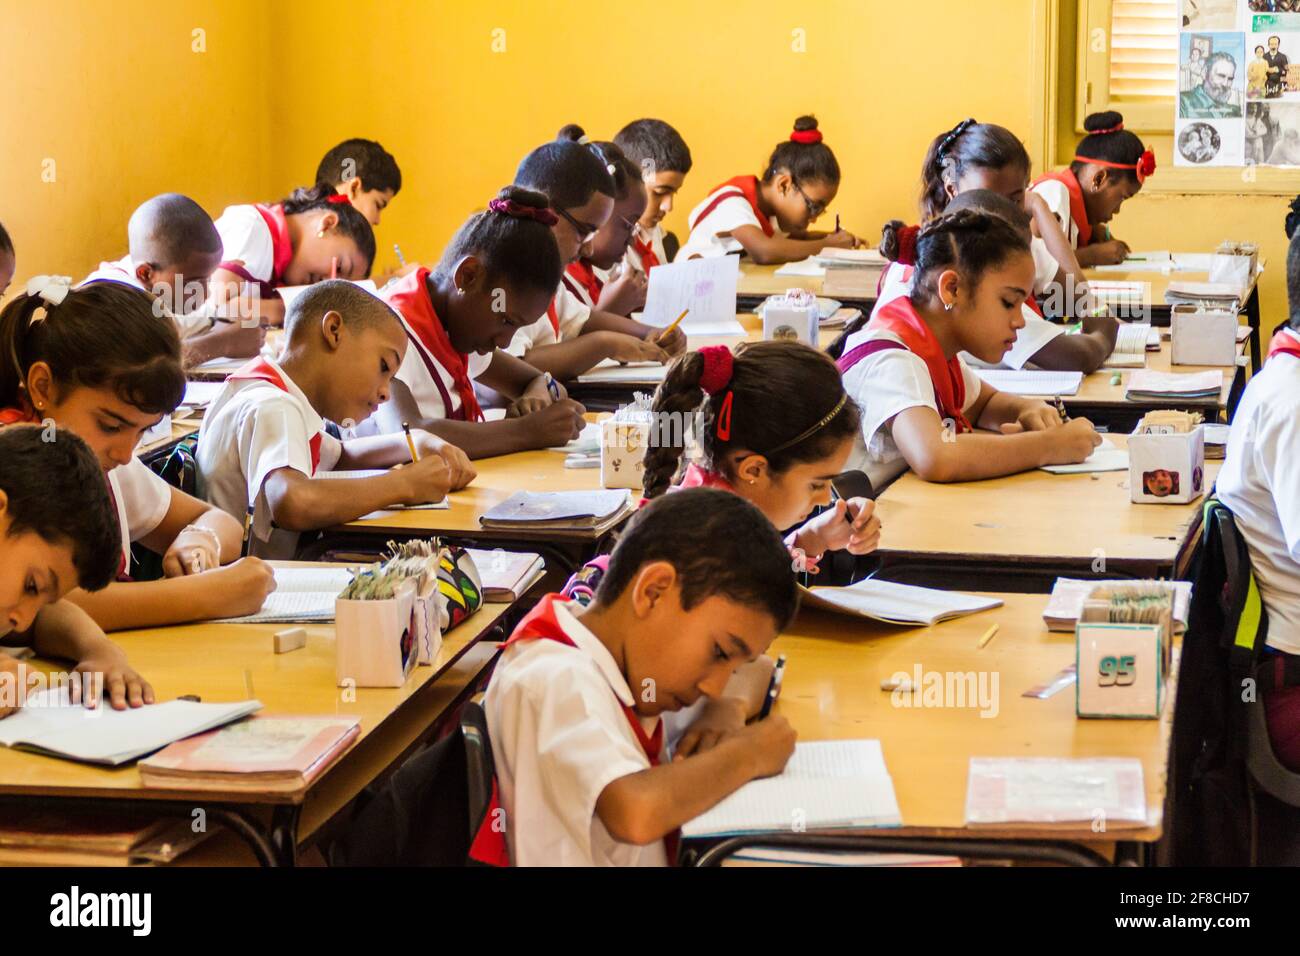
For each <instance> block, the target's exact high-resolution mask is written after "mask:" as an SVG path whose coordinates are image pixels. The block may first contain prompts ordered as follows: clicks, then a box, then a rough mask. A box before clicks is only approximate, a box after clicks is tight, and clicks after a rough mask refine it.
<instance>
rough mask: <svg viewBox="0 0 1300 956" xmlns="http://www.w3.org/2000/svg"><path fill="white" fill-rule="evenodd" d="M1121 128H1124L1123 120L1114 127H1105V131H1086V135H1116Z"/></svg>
mask: <svg viewBox="0 0 1300 956" xmlns="http://www.w3.org/2000/svg"><path fill="white" fill-rule="evenodd" d="M1123 128H1124V121H1123V120H1120V121H1119V122H1118V123H1116V124H1115V125H1114V126H1110V127H1107V128H1106V129H1092V130H1088V135H1090V136H1105V135H1106V134H1107V133H1118V132H1119V131H1120V130H1122V129H1123Z"/></svg>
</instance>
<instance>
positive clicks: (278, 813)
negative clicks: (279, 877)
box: [271, 803, 302, 866]
mask: <svg viewBox="0 0 1300 956" xmlns="http://www.w3.org/2000/svg"><path fill="white" fill-rule="evenodd" d="M301 815H302V806H301V805H300V804H288V803H282V804H278V805H277V806H276V807H275V809H274V810H272V811H271V844H272V846H273V847H274V848H275V854H276V858H277V859H278V860H279V861H280V862H279V865H280V866H296V865H297V863H298V818H299V817H300V816H301Z"/></svg>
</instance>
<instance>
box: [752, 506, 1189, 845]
mask: <svg viewBox="0 0 1300 956" xmlns="http://www.w3.org/2000/svg"><path fill="white" fill-rule="evenodd" d="M887 527H888V524H887ZM997 597H1000V598H1002V600H1003V601H1004V602H1005V605H1004V606H1003V607H999V608H994V609H992V610H990V611H983V612H981V613H979V614H973V615H970V616H969V617H963V618H959V619H958V620H955V621H949V622H946V623H943V624H939V625H936V626H935V627H931V628H899V627H892V626H890V625H886V624H876V623H873V622H869V621H865V620H858V619H854V618H849V617H845V616H842V615H836V614H829V613H825V612H821V611H812V610H806V611H801V612H800V614H799V617H798V619H797V620H796V621H795V623H794V625H793V626H792V627H791V628H790V629H789V631H788V632H787V633H786V634H785V635H783V636H782V637H780V638H778V639H777V641H776V642H775V643H774V644H773V647H772V650H771V651H770V652H769V653H771V654H786V655H787V657H788V660H787V664H786V670H785V679H784V685H783V687H782V691H781V698H780V701H779V703H778V704H777V710H778V711H779V712H780V713H781V714H782V715H783V716H784V717H785V718H786V719H787V720H789V721H790V723H791V724H792V725H793V726H794V728H795V730H796V731H798V733H799V739H800V740H831V739H837V738H863V737H867V738H879V740H880V742H881V746H882V748H883V750H884V755H885V765H886V766H887V767H888V768H889V773H890V776H892V777H893V781H894V790H895V792H896V793H897V795H898V806H899V810H900V811H901V813H902V817H903V829H902V830H895V829H889V830H881V831H879V832H880V833H881V834H883V835H890V836H892V835H895V834H898V835H913V836H920V835H925V836H936V835H938V836H955V835H960V836H965V837H968V838H974V837H989V838H1004V839H1013V838H1027V839H1038V840H1044V839H1078V840H1088V841H1091V842H1096V841H1098V840H1099V839H1100V840H1103V841H1107V842H1109V841H1111V840H1115V839H1125V840H1142V841H1153V840H1156V839H1158V838H1159V836H1160V833H1161V826H1162V816H1163V806H1164V796H1165V780H1166V773H1167V761H1168V753H1169V737H1170V732H1171V728H1172V722H1173V713H1174V709H1173V708H1174V696H1175V693H1176V673H1177V666H1176V661H1175V667H1174V676H1171V678H1170V680H1169V682H1168V683H1167V684H1166V688H1167V690H1168V696H1167V698H1166V701H1165V709H1164V715H1163V716H1162V718H1161V719H1160V720H1158V721H1156V720H1079V719H1077V718H1076V717H1075V715H1074V687H1073V686H1071V687H1067V688H1066V689H1064V690H1062V691H1060V692H1058V693H1057V694H1055V695H1054V696H1052V697H1050V698H1048V699H1047V700H1037V699H1034V698H1029V697H1022V696H1020V695H1021V694H1022V693H1023V692H1024V691H1026V690H1028V689H1029V688H1030V687H1033V686H1034V685H1036V684H1042V683H1047V682H1048V681H1050V680H1051V679H1052V678H1053V677H1054V676H1055V675H1056V674H1057V672H1059V671H1060V670H1061V669H1062V668H1064V667H1066V666H1068V665H1070V664H1072V663H1074V635H1073V634H1072V633H1071V634H1064V633H1061V634H1053V633H1051V632H1049V631H1048V630H1047V627H1046V625H1045V624H1043V619H1042V611H1043V607H1044V605H1045V604H1046V601H1047V597H1046V595H1023V594H999V595H997ZM995 622H996V623H997V624H998V625H999V630H998V632H997V635H996V636H995V637H994V638H993V640H992V641H991V642H990V643H989V644H988V645H987V646H986V647H985V648H984V649H983V650H977V649H976V644H977V643H978V642H979V639H980V637H981V636H982V635H983V634H984V632H985V631H987V630H988V627H989V625H990V624H993V623H995ZM918 664H919V665H920V666H921V668H922V673H923V675H924V674H927V673H930V672H932V671H939V672H944V673H948V672H963V673H964V672H971V671H973V672H975V673H976V675H977V676H978V674H979V673H980V672H981V671H983V672H987V674H988V675H989V676H988V677H987V678H986V681H987V683H986V685H985V686H986V688H987V690H988V691H989V692H991V691H992V689H993V683H992V681H993V675H995V674H996V675H997V682H998V683H997V691H998V693H997V695H996V697H992V695H991V693H990V696H989V697H988V698H986V699H993V700H996V701H997V714H996V716H993V717H987V718H985V717H981V716H980V708H979V707H966V708H957V707H946V708H925V707H901V706H894V703H893V700H892V698H893V697H894V695H893V694H891V693H890V692H888V691H882V690H881V689H880V682H881V681H882V680H886V679H888V678H890V677H892V676H893V675H894V674H895V673H896V672H899V671H902V672H905V673H906V674H907V675H908V676H909V678H911V679H912V680H915V674H914V669H915V667H916V666H917V665H918ZM922 680H923V681H924V677H923V678H922ZM968 686H969V685H968ZM910 699H911V698H910V695H908V700H909V701H910ZM989 710H992V708H991V707H990V708H989ZM1031 756H1032V757H1136V758H1137V759H1139V760H1141V761H1142V773H1143V782H1144V784H1145V786H1146V798H1147V824H1146V826H1145V827H1138V828H1134V827H1124V828H1116V829H1114V830H1113V831H1111V833H1110V834H1109V835H1106V836H1100V837H1099V835H1098V834H1097V833H1094V832H1092V830H1091V826H1090V822H1089V823H1085V824H1083V825H1070V826H1050V827H1045V826H1042V825H1033V826H1020V827H1017V826H1016V825H1015V824H1005V825H998V826H979V827H971V828H967V827H966V826H965V816H966V814H965V808H966V780H967V775H968V771H969V764H970V758H971V757H1031Z"/></svg>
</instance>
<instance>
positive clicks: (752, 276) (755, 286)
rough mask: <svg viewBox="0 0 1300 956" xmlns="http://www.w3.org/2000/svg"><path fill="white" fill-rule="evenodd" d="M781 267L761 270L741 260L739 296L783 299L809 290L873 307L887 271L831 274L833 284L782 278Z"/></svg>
mask: <svg viewBox="0 0 1300 956" xmlns="http://www.w3.org/2000/svg"><path fill="white" fill-rule="evenodd" d="M779 268H781V267H780V266H760V265H758V264H756V263H754V262H751V261H750V260H748V259H741V260H740V281H739V282H738V283H737V285H736V294H737V295H738V296H741V297H742V298H748V299H753V298H764V297H766V296H769V295H779V294H781V293H782V292H785V291H786V290H787V289H807V290H808V291H809V292H812V293H814V294H816V295H824V296H827V297H828V298H831V299H838V300H839V301H841V302H843V303H844V304H845V305H851V306H862V305H863V304H864V303H865V304H867V305H870V304H871V303H873V302H875V301H876V284H877V283H878V282H879V280H880V274H881V272H883V271H884V270H883V269H882V268H879V267H868V268H863V269H836V270H833V271H834V275H830V272H831V270H827V272H828V276H829V281H827V279H826V278H823V277H821V276H779V275H777V274H776V270H777V269H779Z"/></svg>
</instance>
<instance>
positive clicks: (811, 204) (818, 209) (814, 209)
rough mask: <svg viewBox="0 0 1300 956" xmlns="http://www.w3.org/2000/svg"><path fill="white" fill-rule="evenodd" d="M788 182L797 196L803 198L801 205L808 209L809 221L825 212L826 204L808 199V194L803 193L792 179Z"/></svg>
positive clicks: (800, 187) (801, 188)
mask: <svg viewBox="0 0 1300 956" xmlns="http://www.w3.org/2000/svg"><path fill="white" fill-rule="evenodd" d="M790 182H791V183H793V184H794V188H795V189H796V190H797V191H798V193H799V195H800V196H802V197H803V204H804V205H805V206H807V207H808V218H809V219H816V218H817V217H818V216H820V215H821V214H822V213H824V212H825V211H826V203H824V202H820V201H817V200H812V199H809V198H808V194H807V193H806V192H804V191H803V187H802V186H800V185H799V184H798V183H797V182H795V181H794V180H793V179H792V180H790Z"/></svg>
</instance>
